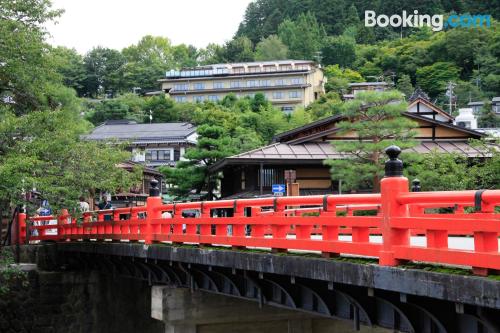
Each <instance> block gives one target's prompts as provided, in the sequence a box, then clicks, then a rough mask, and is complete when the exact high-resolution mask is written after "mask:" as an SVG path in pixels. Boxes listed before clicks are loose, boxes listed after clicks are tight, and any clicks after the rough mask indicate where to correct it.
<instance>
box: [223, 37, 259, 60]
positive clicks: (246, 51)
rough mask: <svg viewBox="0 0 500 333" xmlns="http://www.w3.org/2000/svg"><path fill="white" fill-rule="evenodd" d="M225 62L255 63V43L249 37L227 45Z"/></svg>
mask: <svg viewBox="0 0 500 333" xmlns="http://www.w3.org/2000/svg"><path fill="white" fill-rule="evenodd" d="M223 57H224V61H225V62H248V61H253V59H254V54H253V43H252V41H251V40H250V39H249V38H247V37H237V38H235V39H233V40H231V41H229V42H227V43H226V45H225V50H224V52H223Z"/></svg>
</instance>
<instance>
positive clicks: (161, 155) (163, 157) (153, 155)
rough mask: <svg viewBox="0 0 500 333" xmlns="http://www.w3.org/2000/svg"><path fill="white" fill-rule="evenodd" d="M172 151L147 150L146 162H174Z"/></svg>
mask: <svg viewBox="0 0 500 333" xmlns="http://www.w3.org/2000/svg"><path fill="white" fill-rule="evenodd" d="M173 158H174V156H173V151H172V149H147V150H146V161H173Z"/></svg>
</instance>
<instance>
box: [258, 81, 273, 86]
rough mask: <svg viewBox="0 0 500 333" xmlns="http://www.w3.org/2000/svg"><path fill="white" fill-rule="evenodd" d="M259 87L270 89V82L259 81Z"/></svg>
mask: <svg viewBox="0 0 500 333" xmlns="http://www.w3.org/2000/svg"><path fill="white" fill-rule="evenodd" d="M260 86H261V87H270V86H271V80H260Z"/></svg>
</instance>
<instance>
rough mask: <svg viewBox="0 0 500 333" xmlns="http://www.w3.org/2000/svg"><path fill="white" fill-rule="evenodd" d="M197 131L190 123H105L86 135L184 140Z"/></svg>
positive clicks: (125, 138)
mask: <svg viewBox="0 0 500 333" xmlns="http://www.w3.org/2000/svg"><path fill="white" fill-rule="evenodd" d="M194 132H196V127H195V126H194V125H192V124H190V123H156V124H134V123H129V124H120V123H112V124H109V123H105V124H102V125H100V126H97V127H96V128H95V129H94V130H93V131H92V133H90V134H88V135H85V136H84V137H83V138H84V139H87V140H122V141H126V140H134V141H144V142H152V141H154V142H165V141H167V142H174V141H183V140H185V139H186V138H187V137H188V136H189V135H191V134H193V133H194Z"/></svg>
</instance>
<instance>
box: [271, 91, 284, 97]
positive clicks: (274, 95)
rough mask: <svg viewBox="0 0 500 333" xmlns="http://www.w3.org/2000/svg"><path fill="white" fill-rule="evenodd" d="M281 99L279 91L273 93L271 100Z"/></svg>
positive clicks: (281, 95) (281, 94)
mask: <svg viewBox="0 0 500 333" xmlns="http://www.w3.org/2000/svg"><path fill="white" fill-rule="evenodd" d="M282 98H283V93H282V92H281V91H275V92H273V99H282Z"/></svg>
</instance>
